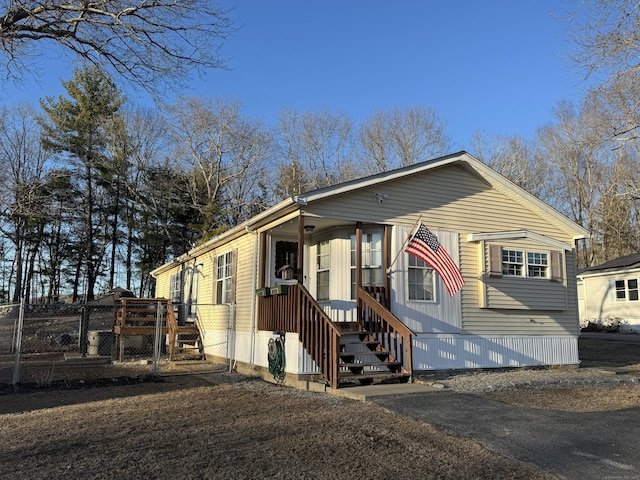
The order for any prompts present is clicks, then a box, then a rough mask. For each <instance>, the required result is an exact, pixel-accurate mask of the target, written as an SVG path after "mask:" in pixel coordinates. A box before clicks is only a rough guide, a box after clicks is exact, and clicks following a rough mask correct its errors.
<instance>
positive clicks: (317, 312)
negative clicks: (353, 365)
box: [258, 285, 341, 388]
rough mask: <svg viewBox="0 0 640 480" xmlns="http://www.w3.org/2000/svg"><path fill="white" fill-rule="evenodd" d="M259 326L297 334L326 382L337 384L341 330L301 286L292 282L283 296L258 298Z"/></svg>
mask: <svg viewBox="0 0 640 480" xmlns="http://www.w3.org/2000/svg"><path fill="white" fill-rule="evenodd" d="M258 298H259V303H258V309H259V312H260V313H259V317H258V329H259V330H271V331H276V332H294V333H298V337H299V338H300V342H301V343H302V346H303V347H304V349H305V350H306V351H307V352H308V353H309V355H310V356H311V358H312V359H313V361H314V362H315V363H316V366H317V367H318V368H319V369H320V371H321V372H322V374H323V375H324V377H325V379H326V380H327V383H328V384H329V385H330V386H331V387H333V388H337V387H338V361H339V358H338V354H339V350H340V335H341V333H340V330H339V329H338V327H336V326H335V325H334V324H333V322H332V321H331V318H329V316H328V315H327V314H326V313H325V312H324V310H322V308H321V307H320V305H318V302H316V300H315V299H314V298H313V297H312V296H311V294H310V293H309V291H308V290H307V289H306V288H305V287H304V286H302V285H289V286H288V290H287V293H286V294H284V295H271V296H267V297H258Z"/></svg>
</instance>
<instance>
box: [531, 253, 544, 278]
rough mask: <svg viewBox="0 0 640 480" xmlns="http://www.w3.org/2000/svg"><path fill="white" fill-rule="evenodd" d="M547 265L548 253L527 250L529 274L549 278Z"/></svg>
mask: <svg viewBox="0 0 640 480" xmlns="http://www.w3.org/2000/svg"><path fill="white" fill-rule="evenodd" d="M547 265H548V262H547V254H546V253H536V252H527V268H528V273H527V276H529V277H538V278H547Z"/></svg>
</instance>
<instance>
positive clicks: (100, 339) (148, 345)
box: [0, 298, 230, 386]
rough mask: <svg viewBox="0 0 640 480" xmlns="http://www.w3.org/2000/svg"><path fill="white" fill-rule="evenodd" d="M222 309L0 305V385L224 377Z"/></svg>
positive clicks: (150, 302)
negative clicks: (220, 373) (213, 373)
mask: <svg viewBox="0 0 640 480" xmlns="http://www.w3.org/2000/svg"><path fill="white" fill-rule="evenodd" d="M216 307H218V308H216ZM168 309H172V310H173V312H168ZM227 310H228V309H220V308H219V306H213V305H189V306H188V307H187V306H185V305H167V302H166V301H162V300H156V299H135V298H128V299H126V302H124V301H123V302H115V303H92V304H88V303H87V304H13V305H0V384H14V385H15V384H18V383H20V384H35V385H38V386H46V385H51V384H53V383H56V382H63V383H65V382H67V383H70V384H71V383H73V382H79V383H90V382H95V381H99V380H101V379H113V378H116V377H117V378H120V377H131V376H134V377H136V376H141V375H158V374H165V373H176V372H181V373H188V372H189V371H194V372H198V371H206V370H207V369H210V370H225V369H228V368H229V363H228V362H229V361H228V360H227V359H228V358H229V355H228V354H229V345H228V343H229V338H230V332H229V328H230V322H229V319H230V315H229V314H228V311H227ZM171 313H173V317H172V315H171ZM185 313H189V314H185ZM172 319H175V321H174V322H173V323H172ZM172 325H173V327H172Z"/></svg>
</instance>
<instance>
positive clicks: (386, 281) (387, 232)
mask: <svg viewBox="0 0 640 480" xmlns="http://www.w3.org/2000/svg"><path fill="white" fill-rule="evenodd" d="M382 243H383V245H384V253H383V259H382V268H383V276H382V278H383V280H382V282H383V284H382V285H383V286H384V306H385V307H387V308H388V309H390V308H391V279H390V278H389V273H388V272H389V267H390V266H391V265H390V261H391V227H390V226H389V225H385V226H384V240H383V242H382Z"/></svg>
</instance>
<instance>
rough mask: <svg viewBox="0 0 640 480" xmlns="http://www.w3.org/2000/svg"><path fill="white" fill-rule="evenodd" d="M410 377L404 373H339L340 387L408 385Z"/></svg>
mask: <svg viewBox="0 0 640 480" xmlns="http://www.w3.org/2000/svg"><path fill="white" fill-rule="evenodd" d="M410 379H411V375H409V374H408V373H406V372H398V373H395V372H382V371H381V372H364V373H361V374H353V373H350V372H349V373H346V372H345V373H341V374H340V386H341V387H347V386H355V385H377V384H382V383H408V382H409V380H410Z"/></svg>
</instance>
